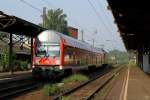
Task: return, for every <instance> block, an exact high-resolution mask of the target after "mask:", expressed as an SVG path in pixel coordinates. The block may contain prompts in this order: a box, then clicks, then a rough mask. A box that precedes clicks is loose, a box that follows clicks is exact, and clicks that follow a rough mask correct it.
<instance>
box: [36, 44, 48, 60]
mask: <svg viewBox="0 0 150 100" xmlns="http://www.w3.org/2000/svg"><path fill="white" fill-rule="evenodd" d="M46 51H47V47H46V46H45V45H40V46H37V49H36V56H37V57H42V56H46Z"/></svg>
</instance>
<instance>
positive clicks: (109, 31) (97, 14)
mask: <svg viewBox="0 0 150 100" xmlns="http://www.w3.org/2000/svg"><path fill="white" fill-rule="evenodd" d="M88 3H89V4H90V6H91V8H92V9H93V11H94V12H95V14H96V16H97V17H98V19H99V21H100V23H102V24H103V25H104V28H105V30H106V31H107V32H108V33H109V34H110V35H112V34H111V30H110V29H109V28H108V27H107V25H106V24H105V22H104V20H103V19H102V17H101V16H100V14H99V13H98V11H97V10H96V8H95V7H94V5H93V4H92V2H91V1H90V0H88ZM112 46H113V47H114V44H113V42H112Z"/></svg>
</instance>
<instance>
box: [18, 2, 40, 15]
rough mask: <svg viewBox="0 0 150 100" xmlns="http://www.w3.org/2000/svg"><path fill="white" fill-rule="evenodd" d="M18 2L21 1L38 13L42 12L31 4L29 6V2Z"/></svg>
mask: <svg viewBox="0 0 150 100" xmlns="http://www.w3.org/2000/svg"><path fill="white" fill-rule="evenodd" d="M20 1H21V2H22V3H24V4H26V5H28V6H29V7H31V8H33V9H35V10H36V11H38V12H40V13H42V11H41V10H40V9H39V8H37V7H35V6H33V5H32V4H30V3H29V2H27V1H25V0H20Z"/></svg>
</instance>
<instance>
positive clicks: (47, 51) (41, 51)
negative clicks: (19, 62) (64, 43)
mask: <svg viewBox="0 0 150 100" xmlns="http://www.w3.org/2000/svg"><path fill="white" fill-rule="evenodd" d="M59 55H60V50H59V45H40V46H37V49H36V56H37V57H59Z"/></svg>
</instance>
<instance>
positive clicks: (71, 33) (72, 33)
mask: <svg viewBox="0 0 150 100" xmlns="http://www.w3.org/2000/svg"><path fill="white" fill-rule="evenodd" d="M68 31H69V36H71V37H73V38H75V39H77V38H78V29H77V28H74V27H68Z"/></svg>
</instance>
